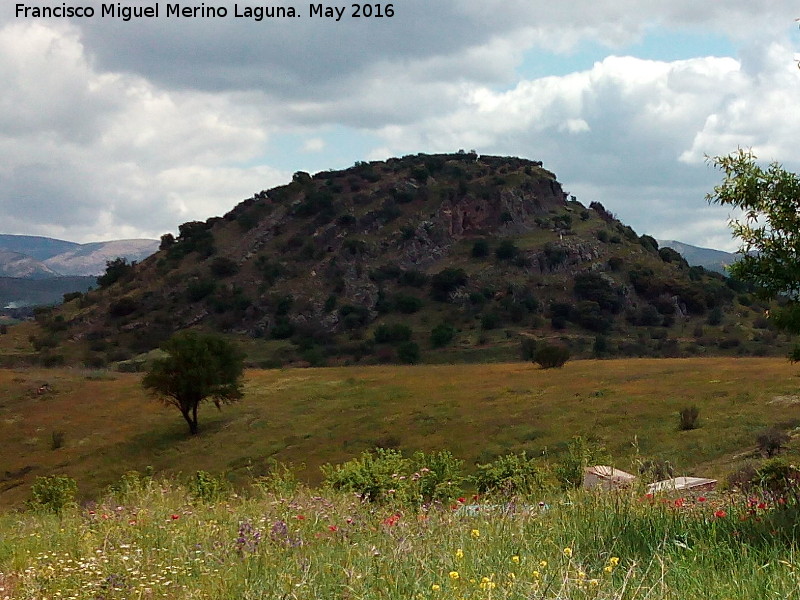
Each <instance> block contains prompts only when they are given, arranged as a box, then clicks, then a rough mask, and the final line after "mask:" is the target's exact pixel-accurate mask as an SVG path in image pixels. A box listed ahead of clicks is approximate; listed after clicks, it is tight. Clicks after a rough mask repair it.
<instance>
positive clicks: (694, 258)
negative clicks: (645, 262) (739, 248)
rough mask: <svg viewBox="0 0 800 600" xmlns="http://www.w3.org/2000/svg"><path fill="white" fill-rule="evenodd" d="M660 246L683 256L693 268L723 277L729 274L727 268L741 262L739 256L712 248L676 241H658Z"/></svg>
mask: <svg viewBox="0 0 800 600" xmlns="http://www.w3.org/2000/svg"><path fill="white" fill-rule="evenodd" d="M658 245H659V246H666V247H667V248H672V249H673V250H675V251H676V252H678V253H679V254H680V255H681V256H683V258H685V259H686V262H688V263H689V264H690V265H692V266H693V267H694V266H696V267H704V268H706V269H708V270H709V271H716V272H717V273H722V274H723V275H727V274H728V272H727V269H726V267H729V266H730V265H732V264H733V263H735V262H736V261H737V260H739V255H738V254H733V253H731V252H723V251H722V250H714V249H712V248H700V247H698V246H692V245H690V244H684V243H683V242H677V241H675V240H658Z"/></svg>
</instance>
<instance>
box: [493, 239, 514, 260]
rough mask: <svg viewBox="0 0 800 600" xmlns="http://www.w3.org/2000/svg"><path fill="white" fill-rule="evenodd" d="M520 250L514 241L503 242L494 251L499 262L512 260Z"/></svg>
mask: <svg viewBox="0 0 800 600" xmlns="http://www.w3.org/2000/svg"><path fill="white" fill-rule="evenodd" d="M517 252H519V248H517V245H516V244H515V243H514V241H513V240H503V241H502V242H500V244H499V245H498V246H497V248H496V249H495V251H494V255H495V257H497V260H511V259H512V258H514V257H515V256H516V255H517Z"/></svg>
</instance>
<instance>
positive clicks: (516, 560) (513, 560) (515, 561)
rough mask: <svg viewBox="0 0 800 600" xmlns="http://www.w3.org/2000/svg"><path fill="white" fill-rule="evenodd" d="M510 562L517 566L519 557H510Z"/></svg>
mask: <svg viewBox="0 0 800 600" xmlns="http://www.w3.org/2000/svg"><path fill="white" fill-rule="evenodd" d="M511 562H513V563H514V564H517V565H518V564H519V556H517V555H514V556H512V557H511Z"/></svg>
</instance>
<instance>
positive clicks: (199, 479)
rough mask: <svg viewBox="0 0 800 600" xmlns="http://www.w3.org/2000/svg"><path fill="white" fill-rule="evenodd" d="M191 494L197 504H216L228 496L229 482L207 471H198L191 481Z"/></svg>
mask: <svg viewBox="0 0 800 600" xmlns="http://www.w3.org/2000/svg"><path fill="white" fill-rule="evenodd" d="M188 487H189V494H190V495H191V496H192V498H193V499H194V500H195V501H197V502H209V503H210V502H216V501H218V500H221V499H222V498H223V497H225V496H226V495H227V494H228V488H229V486H228V482H227V481H225V480H224V479H222V478H221V477H215V476H214V475H211V474H210V473H208V472H206V471H197V472H196V473H195V474H194V475H193V476H192V477H191V479H189V485H188Z"/></svg>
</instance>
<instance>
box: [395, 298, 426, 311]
mask: <svg viewBox="0 0 800 600" xmlns="http://www.w3.org/2000/svg"><path fill="white" fill-rule="evenodd" d="M422 305H423V302H422V300H420V299H419V298H417V297H416V296H409V295H408V294H395V296H394V307H395V308H396V309H397V310H398V312H401V313H404V314H407V315H410V314H413V313H415V312H417V311H418V310H419V309H420V308H422Z"/></svg>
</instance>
